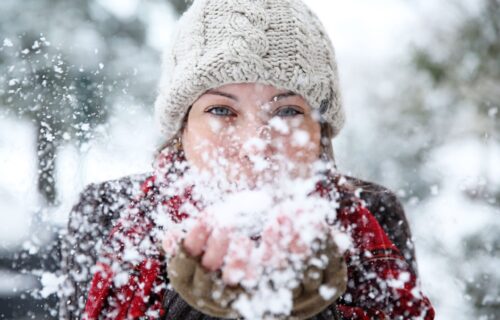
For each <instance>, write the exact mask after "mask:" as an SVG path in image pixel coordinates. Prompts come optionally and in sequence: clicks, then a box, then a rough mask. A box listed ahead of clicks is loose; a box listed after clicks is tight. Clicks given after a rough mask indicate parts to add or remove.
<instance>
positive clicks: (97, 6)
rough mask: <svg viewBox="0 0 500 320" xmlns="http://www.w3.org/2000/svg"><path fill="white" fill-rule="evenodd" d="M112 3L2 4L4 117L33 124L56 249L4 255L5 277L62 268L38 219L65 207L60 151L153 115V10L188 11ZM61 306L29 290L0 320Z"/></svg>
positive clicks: (0, 258) (0, 105)
mask: <svg viewBox="0 0 500 320" xmlns="http://www.w3.org/2000/svg"><path fill="white" fill-rule="evenodd" d="M105 2H106V1H103V0H90V1H64V0H26V1H17V0H2V1H0V12H1V13H2V18H1V19H0V118H1V117H2V116H11V117H18V118H20V119H24V120H27V121H30V122H32V123H33V127H34V128H35V136H34V141H35V144H36V150H34V152H35V154H36V157H37V166H38V177H37V186H38V190H39V193H40V195H41V198H42V199H43V200H44V202H45V204H43V203H42V208H40V210H39V211H38V212H36V213H35V217H34V221H33V223H32V225H34V226H36V227H37V228H38V229H37V231H45V232H47V233H50V235H49V237H48V238H50V239H49V241H52V242H50V243H43V244H42V243H40V244H39V245H40V248H37V250H34V251H33V252H32V251H31V249H30V250H23V251H22V252H3V251H1V252H0V272H4V271H5V269H10V270H11V271H10V272H14V271H15V272H20V271H21V270H28V271H29V270H33V269H37V270H48V271H53V270H56V269H57V268H58V267H57V263H58V261H59V257H58V251H59V249H58V245H59V242H58V237H57V234H56V232H54V230H51V229H50V228H47V223H46V221H45V222H44V220H43V219H41V212H42V211H43V210H44V208H45V207H48V206H55V205H58V204H59V200H58V193H57V181H56V177H55V173H56V159H57V153H58V147H59V146H61V145H62V144H64V143H74V144H76V145H77V146H78V150H79V151H80V152H85V150H86V149H87V148H86V145H87V144H88V143H89V142H90V141H91V140H92V139H94V138H95V137H96V136H99V134H105V131H106V129H105V127H104V126H105V125H106V123H107V121H108V120H109V117H110V115H111V114H112V113H113V112H114V111H120V112H122V111H123V110H124V108H123V107H124V106H127V105H130V104H131V103H134V104H139V105H145V106H147V109H149V110H151V109H152V108H151V107H150V106H151V105H152V102H153V100H154V96H155V90H152V89H151V88H155V87H156V82H157V78H158V76H159V74H158V71H159V68H158V64H159V63H160V54H159V52H158V50H157V49H156V48H155V47H153V46H152V44H151V43H149V42H148V28H150V27H151V25H150V24H151V23H152V21H151V20H150V18H151V11H152V10H155V9H156V8H158V7H161V6H172V8H174V11H175V12H176V13H177V14H180V13H181V12H183V11H184V10H185V9H186V7H187V6H188V4H187V3H186V2H184V1H178V0H172V1H169V0H151V1H147V2H139V4H138V6H137V7H136V8H135V10H134V12H129V13H128V14H124V15H121V14H117V13H116V12H113V10H110V8H108V7H106V6H105ZM111 9H112V8H111ZM99 128H102V129H103V130H100V129H99ZM42 229H43V230H42ZM49 229H50V230H49ZM34 234H35V237H38V236H40V235H39V234H37V232H35V233H34ZM34 253H35V254H34ZM23 272H24V271H23ZM13 292H14V291H13ZM51 298H54V296H51ZM54 305H55V299H48V300H43V299H41V300H38V301H36V300H32V297H31V295H26V294H25V293H24V292H19V293H15V294H14V293H13V295H12V296H3V297H2V298H1V299H0V310H1V315H0V317H1V318H3V317H6V318H10V319H13V318H16V314H17V316H18V317H20V318H24V317H25V316H26V313H27V312H28V313H29V318H33V319H49V318H54V317H55V312H54Z"/></svg>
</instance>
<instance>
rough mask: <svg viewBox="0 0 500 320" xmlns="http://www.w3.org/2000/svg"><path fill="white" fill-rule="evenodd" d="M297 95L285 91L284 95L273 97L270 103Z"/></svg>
mask: <svg viewBox="0 0 500 320" xmlns="http://www.w3.org/2000/svg"><path fill="white" fill-rule="evenodd" d="M297 95H298V94H296V93H295V92H293V91H287V92H284V93H280V94H277V95H275V96H274V97H273V98H272V99H271V101H278V100H281V99H285V98H288V97H293V96H297Z"/></svg>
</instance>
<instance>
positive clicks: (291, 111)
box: [276, 107, 304, 117]
mask: <svg viewBox="0 0 500 320" xmlns="http://www.w3.org/2000/svg"><path fill="white" fill-rule="evenodd" d="M299 114H304V113H303V112H301V111H299V110H297V109H295V108H293V107H286V108H281V109H279V110H278V111H277V112H276V115H277V116H279V117H293V116H296V115H299Z"/></svg>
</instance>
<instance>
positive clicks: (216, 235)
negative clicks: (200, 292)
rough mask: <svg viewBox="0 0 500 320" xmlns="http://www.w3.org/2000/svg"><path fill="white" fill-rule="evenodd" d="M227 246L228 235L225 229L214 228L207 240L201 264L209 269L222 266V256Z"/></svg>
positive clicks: (212, 269) (213, 269)
mask: <svg viewBox="0 0 500 320" xmlns="http://www.w3.org/2000/svg"><path fill="white" fill-rule="evenodd" d="M228 247H229V236H228V231H227V230H226V229H216V230H214V231H213V232H212V233H211V234H210V236H209V237H208V240H207V246H206V249H205V254H204V255H203V258H202V260H201V264H202V265H203V266H205V267H206V268H207V269H208V270H210V271H215V270H217V269H219V268H220V267H221V266H222V262H223V261H224V256H225V255H226V253H227V248H228Z"/></svg>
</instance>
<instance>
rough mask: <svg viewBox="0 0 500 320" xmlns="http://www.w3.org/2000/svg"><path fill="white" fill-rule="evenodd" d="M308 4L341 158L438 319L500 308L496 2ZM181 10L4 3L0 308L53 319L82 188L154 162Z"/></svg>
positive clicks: (490, 315)
mask: <svg viewBox="0 0 500 320" xmlns="http://www.w3.org/2000/svg"><path fill="white" fill-rule="evenodd" d="M306 2H307V3H308V4H309V5H310V6H311V7H312V9H313V10H314V11H315V12H317V14H318V15H319V16H320V18H321V19H322V20H323V21H324V23H325V25H326V27H327V29H328V32H329V34H330V36H331V37H332V40H333V43H334V46H335V48H336V52H337V58H338V63H339V69H340V77H341V86H342V90H343V92H342V93H343V96H344V103H345V107H346V109H347V124H346V127H345V129H344V130H343V131H342V132H341V134H340V135H339V136H338V137H337V138H336V139H334V142H333V143H334V150H335V154H336V158H337V162H338V165H339V168H340V170H341V171H343V172H346V173H350V174H352V175H354V176H357V177H359V178H362V179H366V180H370V181H374V182H377V183H379V184H382V185H385V186H387V187H389V188H390V189H392V190H394V191H395V192H397V194H398V196H399V197H400V199H401V201H402V202H403V204H404V207H405V209H406V212H407V215H408V218H409V220H410V223H411V227H412V230H413V234H414V237H415V240H416V244H417V259H418V263H419V271H420V277H421V281H422V286H423V290H424V292H426V293H427V294H428V295H429V297H430V298H431V300H432V302H433V304H434V306H435V308H436V311H437V319H499V318H500V295H499V290H500V219H499V217H500V122H499V117H500V115H499V108H500V1H499V0H450V1H434V0H377V1H373V0H349V1H347V0H328V1H326V0H306ZM185 7H186V4H185V3H184V2H183V0H170V1H168V0H142V1H141V0H88V1H64V0H23V1H18V0H1V1H0V13H1V14H0V221H1V223H0V318H1V319H4V318H5V319H28V318H33V319H52V318H55V317H56V314H57V313H56V311H55V310H56V309H55V294H53V291H54V289H55V285H56V283H57V281H58V279H57V278H56V277H54V276H53V274H52V272H54V270H56V269H57V263H58V261H57V259H58V258H57V254H54V253H55V252H57V238H58V231H59V230H61V228H64V226H65V223H66V219H67V215H68V213H69V211H70V209H71V207H72V205H73V204H74V203H75V201H76V200H77V196H78V193H79V192H80V191H81V190H82V188H83V187H84V186H85V185H86V184H88V183H90V182H100V181H104V180H108V179H114V178H118V177H121V176H124V175H128V174H132V173H142V172H146V171H149V170H150V162H151V160H152V154H153V151H154V149H155V148H156V146H157V145H158V144H159V143H160V142H161V141H162V140H161V137H159V136H158V133H157V131H156V128H155V126H154V125H153V123H154V122H153V118H152V114H153V113H152V112H153V101H154V98H155V93H156V82H157V80H158V77H159V69H160V68H159V66H160V59H161V50H162V48H163V47H164V46H165V45H166V44H168V42H169V35H170V32H171V30H172V26H173V24H174V23H175V20H176V19H177V18H178V16H179V14H180V13H181V12H182V11H183V10H184V9H185ZM23 270H24V271H23ZM27 270H28V271H27ZM37 288H38V289H40V288H41V289H42V290H41V291H40V290H36V289H37Z"/></svg>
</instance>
